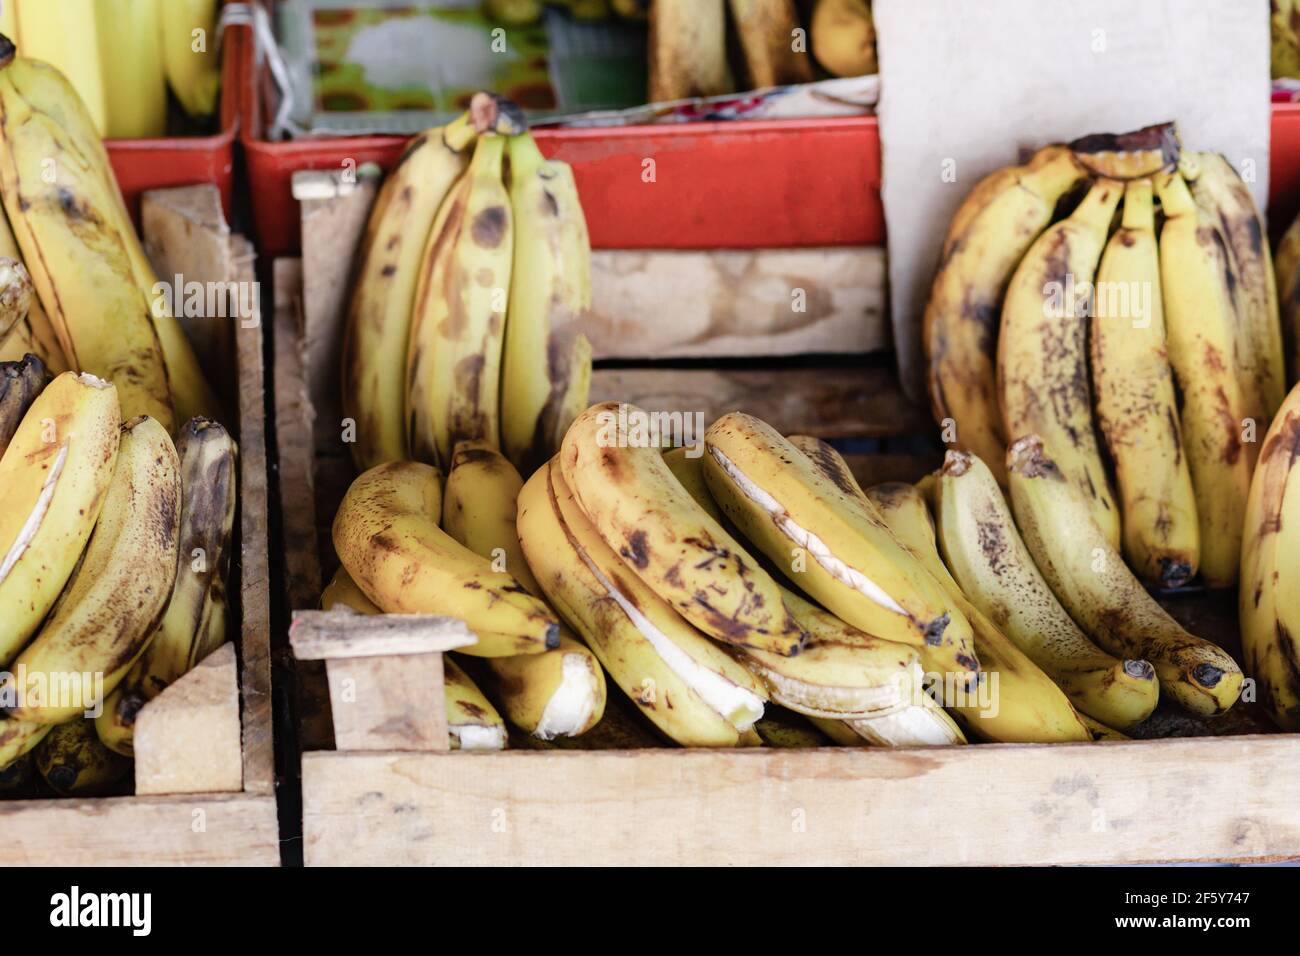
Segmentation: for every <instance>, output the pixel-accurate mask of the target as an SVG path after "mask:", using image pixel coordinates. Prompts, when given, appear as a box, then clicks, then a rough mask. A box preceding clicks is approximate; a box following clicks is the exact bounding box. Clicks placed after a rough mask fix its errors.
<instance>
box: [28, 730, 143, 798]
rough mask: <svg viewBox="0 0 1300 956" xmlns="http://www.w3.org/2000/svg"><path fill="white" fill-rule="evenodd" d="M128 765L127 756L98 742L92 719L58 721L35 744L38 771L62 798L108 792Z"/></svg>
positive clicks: (118, 780) (97, 794)
mask: <svg viewBox="0 0 1300 956" xmlns="http://www.w3.org/2000/svg"><path fill="white" fill-rule="evenodd" d="M131 766H132V764H131V760H130V758H128V757H123V756H121V755H120V754H116V753H114V752H113V751H111V750H109V749H108V748H107V747H105V746H104V745H103V744H102V743H100V740H99V738H98V737H96V736H95V724H94V721H92V720H88V719H80V720H70V721H68V722H67V723H64V724H59V725H58V726H57V727H55V728H54V729H52V730H51V731H50V732H49V733H48V734H46V735H45V738H44V739H43V740H42V741H41V742H40V743H39V744H37V745H36V769H37V771H38V772H39V773H40V775H41V777H42V778H44V780H45V782H46V783H48V784H49V785H50V786H51V787H52V788H53V789H54V790H56V791H57V792H59V793H61V794H63V795H64V796H65V797H98V796H103V795H104V794H106V793H111V792H112V791H113V790H114V788H115V787H116V786H117V784H118V783H119V782H120V781H121V779H122V778H123V777H125V776H126V774H127V773H128V772H129V771H130V770H131Z"/></svg>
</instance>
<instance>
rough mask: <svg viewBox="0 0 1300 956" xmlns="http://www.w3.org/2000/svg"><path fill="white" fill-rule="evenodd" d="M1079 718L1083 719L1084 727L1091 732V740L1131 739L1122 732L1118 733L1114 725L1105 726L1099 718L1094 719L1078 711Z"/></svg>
mask: <svg viewBox="0 0 1300 956" xmlns="http://www.w3.org/2000/svg"><path fill="white" fill-rule="evenodd" d="M1079 719H1080V720H1082V721H1083V725H1084V726H1085V727H1087V728H1088V733H1090V734H1092V739H1093V740H1129V739H1131V738H1130V737H1129V736H1128V735H1127V734H1122V733H1120V732H1119V731H1118V730H1116V729H1115V728H1114V727H1107V726H1106V725H1105V724H1103V723H1102V722H1101V721H1099V720H1094V719H1093V718H1091V717H1089V716H1088V715H1087V714H1084V713H1080V714H1079Z"/></svg>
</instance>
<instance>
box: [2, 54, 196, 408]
mask: <svg viewBox="0 0 1300 956" xmlns="http://www.w3.org/2000/svg"><path fill="white" fill-rule="evenodd" d="M53 96H71V97H74V98H75V96H76V94H75V92H73V91H72V90H71V87H69V86H67V83H66V81H64V80H62V77H60V76H59V74H58V72H57V71H56V70H54V69H53V68H51V67H48V66H46V65H45V64H42V63H37V62H34V61H30V60H27V59H25V58H22V57H15V56H14V51H13V44H12V43H10V42H9V41H8V40H7V39H3V38H0V188H2V189H3V193H4V202H5V208H6V210H7V212H8V215H9V222H10V225H11V226H12V227H13V231H14V236H15V238H16V239H17V240H18V245H19V248H20V249H21V250H22V253H23V261H24V262H25V263H26V264H27V268H28V271H29V272H31V276H32V281H33V282H34V283H35V285H36V290H37V292H38V293H39V295H40V297H41V303H42V304H43V305H44V306H45V308H46V310H47V311H48V312H49V315H50V320H51V322H52V324H53V325H54V328H55V330H56V331H57V332H58V333H59V341H60V344H61V346H62V348H63V352H64V355H65V357H66V358H67V359H68V361H69V362H70V363H71V364H72V365H73V366H74V367H76V368H79V369H81V370H82V371H86V372H91V373H93V374H95V375H98V376H100V377H101V378H106V379H108V380H109V381H111V382H112V383H113V384H114V385H115V386H116V387H117V390H118V400H119V401H120V402H121V403H122V414H123V415H124V416H125V417H127V418H132V417H135V416H137V415H148V416H150V417H152V418H154V419H156V420H157V421H158V422H159V423H160V424H162V425H163V427H164V428H166V429H167V430H168V431H170V430H171V428H172V426H173V424H174V417H173V409H172V397H171V389H170V386H169V385H168V379H167V368H166V365H165V363H164V360H163V353H162V347H161V345H160V344H159V339H158V335H157V333H156V331H155V329H154V326H153V322H152V320H151V312H150V303H149V300H148V299H147V297H146V295H145V293H144V292H143V291H142V290H141V289H140V288H139V286H138V285H137V284H136V282H135V280H134V276H133V271H132V263H131V256H130V253H129V251H128V249H127V244H126V238H125V236H124V235H123V234H122V232H121V231H120V230H119V229H118V228H116V227H115V224H114V221H113V220H114V217H115V215H116V202H117V200H116V197H114V196H113V195H112V194H111V193H110V192H109V191H108V190H107V184H106V182H105V179H104V176H103V174H102V173H101V171H100V169H99V168H98V165H97V157H94V156H90V155H86V154H85V153H84V152H83V151H81V150H80V149H78V143H77V142H76V140H75V139H73V138H72V137H69V136H68V134H67V133H66V131H65V130H64V128H63V127H62V126H60V125H59V124H58V122H57V121H56V119H55V116H54V114H53V113H52V112H51V110H50V108H49V106H50V104H49V102H48V100H49V99H50V98H51V97H53ZM51 160H53V166H52V169H53V172H54V174H53V176H51V175H50V169H51V165H50V161H51ZM51 180H53V181H51Z"/></svg>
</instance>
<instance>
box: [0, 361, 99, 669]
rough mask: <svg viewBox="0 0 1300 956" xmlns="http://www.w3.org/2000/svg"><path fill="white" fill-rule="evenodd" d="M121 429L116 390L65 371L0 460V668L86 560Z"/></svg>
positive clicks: (31, 411)
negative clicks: (0, 503) (80, 560)
mask: <svg viewBox="0 0 1300 956" xmlns="http://www.w3.org/2000/svg"><path fill="white" fill-rule="evenodd" d="M121 423H122V421H121V413H120V412H119V410H118V402H117V392H116V390H115V389H114V388H113V386H112V385H110V384H108V383H107V382H104V381H101V380H100V379H97V378H95V377H94V376H93V375H88V374H84V373H83V374H80V375H78V374H76V373H74V372H65V373H64V374H62V375H60V376H59V377H58V378H56V379H55V380H54V381H53V382H51V383H50V384H49V385H47V386H46V387H45V389H44V391H42V392H41V394H40V395H38V396H37V398H36V400H35V401H34V402H33V403H32V405H31V407H30V408H29V409H28V411H27V414H26V416H24V418H23V423H22V424H21V425H20V426H19V427H18V431H17V432H15V433H14V436H13V439H12V440H11V441H10V443H9V447H8V449H6V451H5V455H4V458H3V459H0V489H3V490H4V507H3V508H0V667H3V666H5V665H7V664H9V662H10V661H12V660H13V659H14V656H15V655H16V654H17V653H18V652H19V651H20V650H22V648H23V646H24V645H25V644H26V643H27V640H28V638H30V637H31V636H32V634H33V633H35V631H36V629H37V628H38V627H39V626H40V623H41V621H42V620H43V619H44V618H45V615H46V614H47V613H48V612H49V610H50V608H51V607H53V605H54V602H55V600H56V599H57V598H58V596H59V592H60V591H62V590H63V585H64V583H65V582H66V581H67V580H68V576H69V575H71V574H72V571H73V568H74V567H75V566H76V564H77V559H78V558H80V557H81V552H82V551H83V550H84V548H85V545H86V541H87V540H89V538H90V534H91V531H92V529H93V528H94V527H95V521H96V520H97V518H98V517H99V512H100V508H101V506H102V505H103V503H104V495H105V492H106V490H107V489H108V487H109V482H110V480H111V478H112V475H113V466H114V463H115V461H116V458H117V454H118V442H119V439H118V435H119V429H120V426H121Z"/></svg>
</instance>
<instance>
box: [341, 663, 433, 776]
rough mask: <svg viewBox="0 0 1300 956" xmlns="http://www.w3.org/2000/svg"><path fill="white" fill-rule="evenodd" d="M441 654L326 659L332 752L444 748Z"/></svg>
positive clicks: (431, 749)
mask: <svg viewBox="0 0 1300 956" xmlns="http://www.w3.org/2000/svg"><path fill="white" fill-rule="evenodd" d="M442 666H443V665H442V655H441V654H407V655H404V656H401V657H335V658H331V659H330V660H329V661H327V662H326V665H325V668H326V671H327V673H328V675H329V687H330V711H331V712H332V713H333V714H334V739H335V741H336V743H337V746H338V752H340V753H343V752H354V751H376V750H377V751H386V750H403V751H407V750H409V751H445V750H447V749H449V747H450V746H451V745H450V743H449V742H448V739H447V711H446V708H444V707H442V706H440V704H441V703H442V699H443V669H442Z"/></svg>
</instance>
